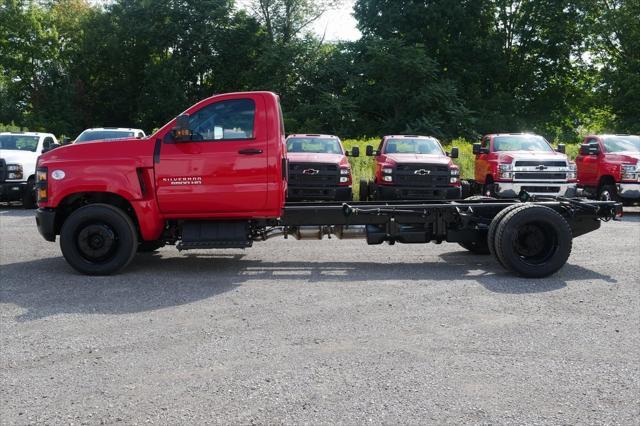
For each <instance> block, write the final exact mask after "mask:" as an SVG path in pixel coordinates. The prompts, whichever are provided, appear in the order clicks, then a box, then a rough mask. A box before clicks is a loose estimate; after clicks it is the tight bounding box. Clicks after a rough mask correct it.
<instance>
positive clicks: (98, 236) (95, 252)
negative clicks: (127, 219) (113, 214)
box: [76, 222, 118, 262]
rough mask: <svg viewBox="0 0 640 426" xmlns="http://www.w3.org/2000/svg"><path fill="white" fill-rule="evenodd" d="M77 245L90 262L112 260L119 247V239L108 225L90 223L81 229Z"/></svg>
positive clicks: (81, 253) (77, 237)
mask: <svg viewBox="0 0 640 426" xmlns="http://www.w3.org/2000/svg"><path fill="white" fill-rule="evenodd" d="M76 245H77V247H78V251H79V252H80V255H82V257H83V258H85V259H86V260H88V261H90V262H104V261H107V260H109V259H111V258H112V257H113V256H114V254H115V253H116V249H117V247H118V237H117V234H116V232H115V231H114V229H113V228H112V227H111V226H110V225H109V224H107V223H102V222H100V223H89V224H86V225H84V226H82V227H80V228H79V230H78V233H77V236H76Z"/></svg>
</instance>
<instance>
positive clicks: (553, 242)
mask: <svg viewBox="0 0 640 426" xmlns="http://www.w3.org/2000/svg"><path fill="white" fill-rule="evenodd" d="M572 243H573V234H572V233H571V227H570V226H569V224H568V223H567V221H566V220H565V218H564V217H562V216H561V215H560V214H559V213H558V212H556V211H555V210H553V209H551V208H549V207H546V206H540V205H535V204H527V205H523V206H520V207H519V208H516V209H514V210H511V211H510V212H509V213H507V214H506V216H505V217H504V218H502V220H501V221H500V222H499V223H498V228H497V230H496V234H495V251H496V256H497V257H498V258H499V260H500V263H502V265H503V266H504V267H505V268H507V269H509V270H510V271H512V272H515V273H516V274H519V275H521V276H523V277H527V278H542V277H546V276H549V275H551V274H553V273H555V272H557V271H558V270H559V269H560V268H562V266H564V264H565V263H567V259H568V258H569V255H570V254H571V246H572Z"/></svg>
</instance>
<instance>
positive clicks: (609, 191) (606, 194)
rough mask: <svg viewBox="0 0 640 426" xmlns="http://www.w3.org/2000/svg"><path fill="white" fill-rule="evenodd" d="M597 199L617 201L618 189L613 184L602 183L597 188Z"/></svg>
mask: <svg viewBox="0 0 640 426" xmlns="http://www.w3.org/2000/svg"><path fill="white" fill-rule="evenodd" d="M598 200H600V201H618V191H617V190H616V187H615V185H602V186H601V187H600V189H599V190H598Z"/></svg>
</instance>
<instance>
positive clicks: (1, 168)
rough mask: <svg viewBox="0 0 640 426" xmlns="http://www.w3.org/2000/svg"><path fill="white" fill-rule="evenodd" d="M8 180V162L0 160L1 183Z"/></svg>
mask: <svg viewBox="0 0 640 426" xmlns="http://www.w3.org/2000/svg"><path fill="white" fill-rule="evenodd" d="M6 179H7V162H6V161H4V159H2V158H0V182H4V181H5V180H6Z"/></svg>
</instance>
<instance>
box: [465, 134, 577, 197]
mask: <svg viewBox="0 0 640 426" xmlns="http://www.w3.org/2000/svg"><path fill="white" fill-rule="evenodd" d="M564 152H565V150H564V145H562V144H561V145H559V146H558V150H557V151H555V150H554V149H553V147H552V146H551V144H549V142H547V141H546V139H544V138H543V137H542V136H538V135H533V134H527V133H500V134H492V135H485V136H483V137H482V142H481V143H476V144H473V153H474V154H475V156H476V163H475V181H473V182H472V190H471V192H473V193H476V194H478V193H480V194H482V195H485V196H489V197H497V198H514V197H517V196H518V194H519V193H520V191H526V192H527V193H529V194H530V195H536V196H549V195H553V196H562V197H575V196H576V165H575V163H573V162H572V161H569V158H568V157H567V156H566V154H565V153H564Z"/></svg>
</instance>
